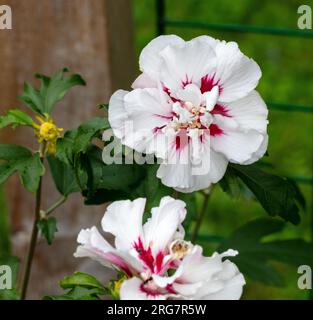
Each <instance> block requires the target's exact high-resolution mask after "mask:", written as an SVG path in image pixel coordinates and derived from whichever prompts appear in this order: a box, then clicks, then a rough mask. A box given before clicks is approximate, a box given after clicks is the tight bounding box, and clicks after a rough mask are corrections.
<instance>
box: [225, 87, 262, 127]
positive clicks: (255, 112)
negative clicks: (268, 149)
mask: <svg viewBox="0 0 313 320" xmlns="http://www.w3.org/2000/svg"><path fill="white" fill-rule="evenodd" d="M226 108H227V114H228V116H231V117H233V119H234V120H235V121H236V122H238V124H239V125H240V127H241V128H243V129H254V130H257V131H260V132H266V128H267V125H268V120H267V116H268V109H267V107H266V104H265V103H264V101H263V99H262V98H261V96H260V95H259V94H258V93H257V92H256V91H252V92H250V93H249V94H248V95H247V96H246V97H244V98H241V99H239V100H236V101H234V102H230V103H228V104H227V107H226Z"/></svg>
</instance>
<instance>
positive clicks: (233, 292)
mask: <svg viewBox="0 0 313 320" xmlns="http://www.w3.org/2000/svg"><path fill="white" fill-rule="evenodd" d="M244 285H245V279H244V277H243V275H242V274H241V273H239V274H237V275H236V276H235V277H234V278H232V279H231V280H229V281H228V282H226V283H225V285H224V288H223V289H222V290H219V291H218V292H215V293H212V294H209V295H207V296H203V297H202V299H203V300H239V299H240V297H241V295H242V291H243V286H244Z"/></svg>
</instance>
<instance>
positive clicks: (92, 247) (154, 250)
mask: <svg viewBox="0 0 313 320" xmlns="http://www.w3.org/2000/svg"><path fill="white" fill-rule="evenodd" d="M145 202H146V201H145V199H143V198H139V199H136V200H134V201H130V200H125V201H116V202H113V203H112V204H111V205H109V206H108V208H107V211H106V213H105V215H104V217H103V220H102V228H103V230H104V231H106V232H109V233H111V234H113V235H114V236H115V243H114V246H111V245H110V244H109V243H108V242H107V241H106V240H105V239H104V238H103V237H102V236H101V234H100V233H99V231H98V230H97V228H96V227H92V228H91V229H85V230H82V231H81V232H80V234H79V236H78V239H77V241H78V242H79V243H80V246H78V248H77V251H76V253H75V256H76V257H90V258H92V259H94V260H97V261H99V262H100V263H101V264H102V265H104V266H108V267H113V268H115V269H117V270H120V271H123V272H124V273H125V275H126V280H124V281H123V282H122V284H121V287H120V298H121V299H122V300H148V299H157V300H166V299H204V300H217V299H218V300H220V299H223V300H236V299H239V298H240V297H241V294H242V287H243V285H244V284H245V280H244V277H243V275H242V274H241V273H240V272H239V270H238V268H237V267H236V265H235V264H234V263H232V262H230V261H229V260H225V261H223V260H222V259H223V258H224V257H227V256H234V255H236V254H237V252H236V251H234V250H228V251H226V252H224V253H222V254H219V253H214V254H213V255H212V256H211V257H205V256H203V255H202V248H201V247H200V246H198V245H193V244H191V243H190V242H187V241H185V240H184V236H185V232H184V228H183V226H182V222H183V220H184V219H185V216H186V209H185V203H184V202H183V201H181V200H175V199H173V198H171V197H164V198H162V199H161V202H160V205H159V207H155V208H153V209H152V211H151V218H150V219H148V221H147V222H146V223H145V224H143V223H142V220H143V213H144V208H145Z"/></svg>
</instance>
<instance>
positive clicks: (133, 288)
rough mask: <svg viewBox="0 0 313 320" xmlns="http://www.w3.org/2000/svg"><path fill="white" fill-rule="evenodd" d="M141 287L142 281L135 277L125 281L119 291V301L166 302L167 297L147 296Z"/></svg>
mask: <svg viewBox="0 0 313 320" xmlns="http://www.w3.org/2000/svg"><path fill="white" fill-rule="evenodd" d="M142 285H143V282H142V280H140V279H139V278H136V277H133V278H131V279H128V280H125V281H124V282H123V283H122V286H121V289H120V298H121V300H166V298H167V295H148V294H147V293H145V292H144V291H143V290H142V289H141V286H142Z"/></svg>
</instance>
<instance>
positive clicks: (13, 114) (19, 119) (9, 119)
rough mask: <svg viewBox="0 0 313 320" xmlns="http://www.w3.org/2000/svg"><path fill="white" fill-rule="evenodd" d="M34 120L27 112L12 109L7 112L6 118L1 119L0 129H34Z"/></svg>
mask: <svg viewBox="0 0 313 320" xmlns="http://www.w3.org/2000/svg"><path fill="white" fill-rule="evenodd" d="M32 125H33V119H32V118H31V117H30V116H29V115H28V114H27V113H25V112H23V111H22V110H19V109H12V110H9V111H8V112H7V114H6V115H5V116H1V117H0V129H2V128H4V127H7V126H12V128H16V127H18V126H29V127H32Z"/></svg>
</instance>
